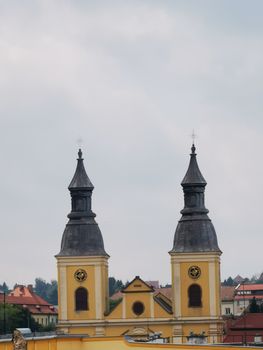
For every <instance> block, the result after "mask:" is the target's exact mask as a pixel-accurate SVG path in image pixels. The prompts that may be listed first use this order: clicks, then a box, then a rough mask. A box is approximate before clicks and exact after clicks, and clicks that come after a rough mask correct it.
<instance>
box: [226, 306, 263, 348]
mask: <svg viewBox="0 0 263 350" xmlns="http://www.w3.org/2000/svg"><path fill="white" fill-rule="evenodd" d="M262 340H263V313H245V314H244V315H242V316H241V317H239V318H237V319H229V320H227V321H226V327H225V337H224V343H262Z"/></svg>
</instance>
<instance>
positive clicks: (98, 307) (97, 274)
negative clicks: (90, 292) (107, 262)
mask: <svg viewBox="0 0 263 350" xmlns="http://www.w3.org/2000/svg"><path fill="white" fill-rule="evenodd" d="M101 292H102V285H101V265H98V266H95V310H96V319H101V317H102V298H101Z"/></svg>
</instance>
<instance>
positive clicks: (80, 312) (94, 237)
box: [56, 150, 109, 335]
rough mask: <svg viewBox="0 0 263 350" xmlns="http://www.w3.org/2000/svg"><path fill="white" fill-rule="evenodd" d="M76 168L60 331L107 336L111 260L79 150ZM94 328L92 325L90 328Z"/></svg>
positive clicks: (60, 260) (64, 246)
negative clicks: (105, 333) (105, 324)
mask: <svg viewBox="0 0 263 350" xmlns="http://www.w3.org/2000/svg"><path fill="white" fill-rule="evenodd" d="M77 162H78V163H77V168H76V172H75V174H74V177H73V179H72V181H71V183H70V185H69V187H68V189H69V191H70V194H71V212H70V214H69V215H68V218H69V221H68V223H67V225H66V228H65V231H64V234H63V238H62V242H61V250H60V252H59V254H58V255H56V259H57V268H58V304H59V315H58V329H60V330H61V331H62V332H64V333H76V334H89V335H104V332H105V329H104V314H105V313H106V312H107V311H108V310H107V308H108V258H109V255H108V254H107V253H106V252H105V250H104V243H103V238H102V234H101V231H100V229H99V226H98V224H97V223H96V221H95V216H96V215H95V214H94V213H93V211H92V209H91V201H92V191H93V189H94V186H93V185H92V183H91V181H90V179H89V178H88V176H87V173H86V171H85V168H84V164H83V158H82V152H81V150H79V152H78V159H77ZM91 325H92V326H91Z"/></svg>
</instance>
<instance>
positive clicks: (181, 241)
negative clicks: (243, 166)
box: [172, 215, 220, 253]
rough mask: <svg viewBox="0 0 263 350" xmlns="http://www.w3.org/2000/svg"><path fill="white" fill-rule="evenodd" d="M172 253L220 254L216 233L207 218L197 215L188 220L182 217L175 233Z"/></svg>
mask: <svg viewBox="0 0 263 350" xmlns="http://www.w3.org/2000/svg"><path fill="white" fill-rule="evenodd" d="M203 216H205V218H204V217H203ZM172 251H173V252H176V253H191V252H215V251H216V252H220V249H219V247H218V243H217V237H216V231H215V229H214V225H213V224H212V222H211V220H210V219H209V218H208V216H207V215H198V216H196V217H192V218H190V219H189V220H188V219H186V218H184V217H182V219H181V220H180V221H179V223H178V225H177V228H176V231H175V235H174V244H173V249H172Z"/></svg>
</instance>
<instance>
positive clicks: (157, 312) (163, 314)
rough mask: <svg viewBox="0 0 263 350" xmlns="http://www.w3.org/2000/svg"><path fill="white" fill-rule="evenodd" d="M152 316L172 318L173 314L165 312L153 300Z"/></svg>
mask: <svg viewBox="0 0 263 350" xmlns="http://www.w3.org/2000/svg"><path fill="white" fill-rule="evenodd" d="M154 317H156V318H159V317H160V318H161V317H165V318H172V317H173V315H172V314H169V313H168V312H166V311H165V310H164V309H163V308H162V307H161V306H160V305H159V304H158V303H157V302H156V301H154Z"/></svg>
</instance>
